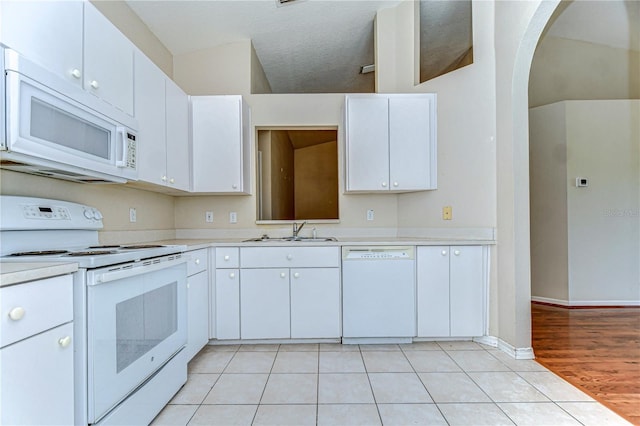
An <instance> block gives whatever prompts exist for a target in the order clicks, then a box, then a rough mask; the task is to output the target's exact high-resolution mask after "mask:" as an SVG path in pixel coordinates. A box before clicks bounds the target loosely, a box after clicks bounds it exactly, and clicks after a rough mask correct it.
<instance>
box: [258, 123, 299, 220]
mask: <svg viewBox="0 0 640 426" xmlns="http://www.w3.org/2000/svg"><path fill="white" fill-rule="evenodd" d="M269 133H270V134H271V140H270V144H271V218H272V219H273V218H275V219H289V220H292V219H295V204H294V193H295V192H294V182H295V175H294V174H295V164H294V153H293V146H292V145H291V141H290V140H289V137H288V136H287V132H286V131H283V130H272V131H270V132H269ZM256 188H257V185H256ZM265 219H266V218H265Z"/></svg>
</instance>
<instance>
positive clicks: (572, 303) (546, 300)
mask: <svg viewBox="0 0 640 426" xmlns="http://www.w3.org/2000/svg"><path fill="white" fill-rule="evenodd" d="M531 301H532V302H540V303H550V304H552V305H558V306H566V307H568V308H569V307H572V306H640V300H571V301H568V300H561V299H552V298H550V297H540V296H531Z"/></svg>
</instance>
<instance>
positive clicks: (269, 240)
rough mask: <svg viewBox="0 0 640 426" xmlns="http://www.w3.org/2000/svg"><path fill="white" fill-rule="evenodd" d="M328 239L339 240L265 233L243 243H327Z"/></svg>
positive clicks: (331, 239) (329, 239) (331, 238)
mask: <svg viewBox="0 0 640 426" xmlns="http://www.w3.org/2000/svg"><path fill="white" fill-rule="evenodd" d="M328 241H338V240H337V239H336V238H335V237H316V238H313V237H281V238H271V237H268V236H266V235H263V236H262V237H259V238H251V239H248V240H244V241H243V243H257V242H262V243H277V242H283V243H287V242H301V243H325V242H328Z"/></svg>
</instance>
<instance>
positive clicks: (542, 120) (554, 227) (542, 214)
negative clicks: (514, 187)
mask: <svg viewBox="0 0 640 426" xmlns="http://www.w3.org/2000/svg"><path fill="white" fill-rule="evenodd" d="M529 132H530V135H531V136H530V140H529V153H530V165H531V167H530V171H529V173H530V177H531V183H530V188H531V296H532V297H534V298H537V300H538V301H547V302H554V303H558V301H568V300H569V275H568V269H567V268H568V254H569V253H568V247H567V242H568V240H567V236H568V230H567V140H566V127H565V108H564V104H563V103H555V104H552V105H547V106H544V107H539V108H533V109H531V110H530V112H529ZM543 299H547V300H543Z"/></svg>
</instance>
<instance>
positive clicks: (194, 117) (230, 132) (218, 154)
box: [191, 96, 249, 193]
mask: <svg viewBox="0 0 640 426" xmlns="http://www.w3.org/2000/svg"><path fill="white" fill-rule="evenodd" d="M242 124H243V123H242V98H241V97H240V96H192V97H191V129H192V130H191V132H192V134H191V137H192V140H191V143H192V150H193V154H192V160H193V171H192V173H193V191H194V192H215V193H242V192H248V191H246V190H245V186H244V185H245V184H246V185H248V184H249V183H248V182H244V180H243V176H244V172H245V171H244V168H245V167H249V165H248V164H244V160H245V159H246V158H248V157H247V156H245V155H244V152H243V143H244V141H243V137H242V136H243V128H242Z"/></svg>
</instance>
